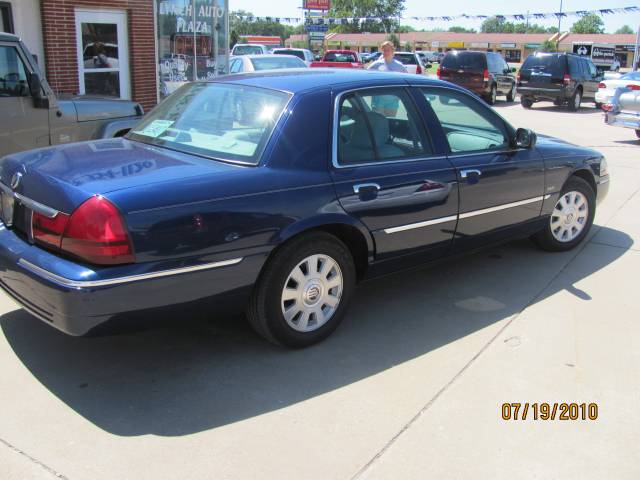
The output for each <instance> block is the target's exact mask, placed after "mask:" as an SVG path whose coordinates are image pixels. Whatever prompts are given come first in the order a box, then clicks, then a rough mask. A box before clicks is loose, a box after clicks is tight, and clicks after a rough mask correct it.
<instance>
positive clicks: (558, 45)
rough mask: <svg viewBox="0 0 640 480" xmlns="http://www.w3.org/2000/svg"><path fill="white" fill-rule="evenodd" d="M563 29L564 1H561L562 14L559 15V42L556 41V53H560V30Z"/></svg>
mask: <svg viewBox="0 0 640 480" xmlns="http://www.w3.org/2000/svg"><path fill="white" fill-rule="evenodd" d="M561 28H562V0H560V14H559V15H558V40H557V41H556V52H559V51H560V29H561Z"/></svg>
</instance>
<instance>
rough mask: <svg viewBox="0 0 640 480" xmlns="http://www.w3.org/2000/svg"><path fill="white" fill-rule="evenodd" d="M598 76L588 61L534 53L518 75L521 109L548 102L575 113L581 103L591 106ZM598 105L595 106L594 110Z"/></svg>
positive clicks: (566, 54) (598, 79)
mask: <svg viewBox="0 0 640 480" xmlns="http://www.w3.org/2000/svg"><path fill="white" fill-rule="evenodd" d="M602 78H603V77H602V74H601V73H600V72H598V70H597V69H596V66H595V65H594V64H593V62H592V61H591V60H589V59H588V58H583V57H580V56H578V55H574V54H571V53H536V54H535V55H531V56H529V57H527V59H526V60H525V61H524V63H523V64H522V68H520V72H519V73H518V93H519V94H520V103H522V106H523V107H524V108H531V106H532V105H533V104H534V102H539V101H541V100H548V101H552V102H553V103H554V104H556V105H558V106H560V105H565V104H566V105H567V106H568V107H569V110H573V111H575V110H578V109H579V108H580V104H581V103H582V101H583V100H590V101H593V102H595V96H596V92H597V91H598V83H600V81H601V80H602ZM600 106H601V105H599V104H598V103H596V107H597V108H600Z"/></svg>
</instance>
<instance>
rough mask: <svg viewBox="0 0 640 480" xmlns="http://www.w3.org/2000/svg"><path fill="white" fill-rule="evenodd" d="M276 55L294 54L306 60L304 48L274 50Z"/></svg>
mask: <svg viewBox="0 0 640 480" xmlns="http://www.w3.org/2000/svg"><path fill="white" fill-rule="evenodd" d="M273 53H274V55H293V56H294V57H298V58H299V59H300V60H305V57H304V52H303V51H302V50H274V51H273Z"/></svg>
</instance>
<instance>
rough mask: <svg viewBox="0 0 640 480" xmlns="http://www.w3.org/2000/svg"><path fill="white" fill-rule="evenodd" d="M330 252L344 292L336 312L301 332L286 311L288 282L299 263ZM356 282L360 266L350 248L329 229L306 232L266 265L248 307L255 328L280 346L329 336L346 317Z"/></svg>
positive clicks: (297, 345)
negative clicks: (356, 265)
mask: <svg viewBox="0 0 640 480" xmlns="http://www.w3.org/2000/svg"><path fill="white" fill-rule="evenodd" d="M318 254H321V255H328V256H329V257H331V258H332V259H333V260H334V261H335V262H336V263H337V264H338V266H339V267H340V272H341V274H342V278H343V287H342V295H341V297H340V300H339V303H338V306H337V308H336V310H335V312H334V313H333V315H332V316H331V317H330V318H329V319H328V320H327V322H326V323H324V324H323V325H322V326H320V327H319V328H317V329H316V330H313V331H310V332H300V331H297V330H295V329H294V328H292V327H291V326H290V325H289V324H288V323H287V321H286V319H285V316H284V314H283V312H282V293H283V289H284V288H285V282H286V281H287V279H288V277H289V275H290V274H291V273H292V271H293V270H294V269H295V268H296V266H297V265H298V264H299V263H300V262H302V261H303V260H304V259H306V258H307V257H309V256H311V255H318ZM355 284H356V269H355V265H354V261H353V257H352V256H351V253H350V251H349V249H348V248H347V247H346V246H345V245H344V243H342V242H341V241H340V240H339V239H338V238H336V237H334V236H333V235H330V234H328V233H325V232H313V233H309V234H304V235H301V236H299V237H296V238H294V239H293V240H291V241H289V242H288V243H285V244H284V245H283V246H281V247H280V248H279V249H278V250H277V251H276V252H275V253H274V255H273V256H272V257H271V258H270V259H269V262H268V263H267V265H266V266H265V267H264V269H263V271H262V273H261V274H260V278H259V279H258V282H257V283H256V285H255V287H254V289H253V293H252V295H251V300H250V301H249V305H248V308H247V317H248V319H249V323H250V324H251V326H252V327H253V328H254V330H255V331H256V332H257V333H258V334H259V335H261V336H262V337H264V338H265V339H267V340H269V341H270V342H272V343H275V344H277V345H282V346H286V347H291V348H301V347H307V346H310V345H313V344H314V343H318V342H320V341H322V340H324V339H325V338H327V337H328V336H329V335H330V334H331V333H332V332H333V331H334V330H335V329H336V328H337V327H338V325H339V324H340V322H341V321H342V318H343V317H344V315H345V313H346V311H347V308H348V306H349V303H350V301H351V297H352V296H353V291H354V289H355Z"/></svg>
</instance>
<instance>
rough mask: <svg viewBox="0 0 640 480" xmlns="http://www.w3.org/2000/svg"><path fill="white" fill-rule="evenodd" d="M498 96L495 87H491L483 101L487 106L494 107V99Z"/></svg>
mask: <svg viewBox="0 0 640 480" xmlns="http://www.w3.org/2000/svg"><path fill="white" fill-rule="evenodd" d="M497 96H498V89H497V88H496V86H495V85H492V86H491V91H490V92H489V96H487V97H486V98H485V101H486V102H487V103H488V104H489V105H495V104H496V97H497Z"/></svg>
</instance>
